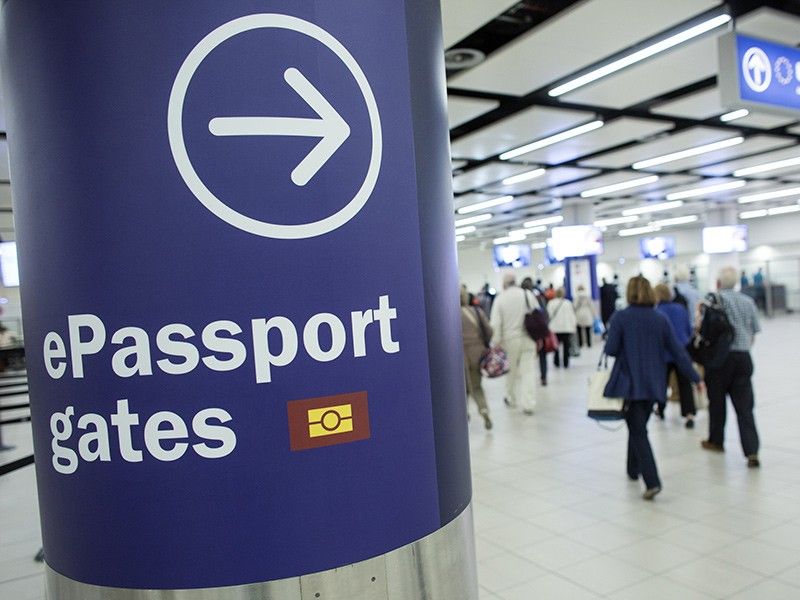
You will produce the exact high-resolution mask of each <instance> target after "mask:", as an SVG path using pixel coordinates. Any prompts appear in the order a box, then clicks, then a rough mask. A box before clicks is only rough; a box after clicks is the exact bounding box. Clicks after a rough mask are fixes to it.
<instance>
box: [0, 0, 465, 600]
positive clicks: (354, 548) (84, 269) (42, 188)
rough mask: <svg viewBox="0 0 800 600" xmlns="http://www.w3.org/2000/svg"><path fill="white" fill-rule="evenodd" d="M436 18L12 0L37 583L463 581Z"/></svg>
mask: <svg viewBox="0 0 800 600" xmlns="http://www.w3.org/2000/svg"><path fill="white" fill-rule="evenodd" d="M440 22H441V17H440V14H439V7H438V2H432V1H431V0H401V1H400V2H396V1H394V0H391V1H390V0H374V1H372V2H363V1H361V0H336V1H331V0H297V1H295V2H290V3H287V2H281V1H278V0H258V1H256V0H227V1H226V2H219V1H218V0H171V1H170V2H163V0H117V1H115V2H108V1H107V0H85V1H83V2H79V3H74V2H55V3H54V2H48V1H46V0H7V1H6V2H4V4H3V8H2V36H0V38H2V48H1V49H0V50H1V54H2V59H3V65H2V66H3V73H4V81H3V90H4V92H5V95H6V100H7V109H8V114H7V117H8V124H9V134H8V139H9V144H10V152H11V156H12V159H11V162H12V165H11V173H12V180H13V186H14V201H15V205H14V211H15V221H16V226H17V236H18V244H19V253H20V267H21V273H22V280H23V281H22V286H23V287H22V294H23V306H24V319H25V338H26V342H27V358H28V373H29V381H30V390H31V407H32V416H33V433H34V443H35V454H36V472H37V480H38V486H39V502H40V507H41V516H42V531H43V537H44V550H45V556H46V559H47V564H48V567H49V570H48V594H49V598H51V599H56V598H58V599H67V600H73V599H78V598H88V597H109V593H110V592H108V591H104V588H105V587H111V588H122V590H117V591H115V592H114V593H115V594H118V595H114V597H115V598H134V597H139V596H137V595H136V594H137V592H136V591H135V590H141V589H148V590H154V591H152V592H148V594H150V595H148V598H151V597H152V598H162V597H163V598H167V597H168V598H171V599H173V598H186V599H190V598H201V597H202V598H207V597H214V598H223V599H225V598H242V597H244V595H247V597H253V598H255V597H256V596H258V597H269V598H270V599H275V600H283V599H288V598H292V599H294V598H298V599H299V598H317V597H320V598H329V597H330V598H334V597H336V598H338V597H345V595H347V594H349V596H347V597H364V598H389V597H391V598H404V599H406V598H411V599H413V598H423V597H425V598H428V597H437V598H459V599H462V598H476V597H477V589H476V588H477V586H476V583H475V572H474V550H473V548H472V528H471V527H472V526H471V516H470V515H471V513H470V509H469V507H470V501H471V489H470V473H469V458H468V447H467V432H466V407H465V399H464V383H463V362H462V358H461V341H460V316H459V312H458V311H459V309H458V298H457V293H458V278H457V272H456V256H455V243H454V240H453V222H452V219H453V217H452V209H451V202H450V199H451V195H452V194H451V189H450V178H451V177H450V160H449V147H448V131H447V115H446V94H445V85H444V68H443V64H442V43H441V31H440ZM348 565H349V567H348V568H347V569H342V568H341V567H345V566H348ZM242 586H245V587H244V588H243V587H242ZM251 587H252V590H251V589H250V588H251ZM210 588H213V591H212V592H209V589H210ZM158 590H162V591H163V592H158ZM169 590H172V591H169ZM175 590H178V591H175ZM204 594H205V595H204ZM248 594H249V595H248ZM326 594H327V595H326ZM343 594H344V595H343Z"/></svg>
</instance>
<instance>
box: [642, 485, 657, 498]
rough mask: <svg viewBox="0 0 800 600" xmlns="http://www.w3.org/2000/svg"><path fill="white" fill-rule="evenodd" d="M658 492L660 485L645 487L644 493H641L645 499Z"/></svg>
mask: <svg viewBox="0 0 800 600" xmlns="http://www.w3.org/2000/svg"><path fill="white" fill-rule="evenodd" d="M660 492H661V488H660V487H654V488H647V490H646V491H645V493H644V494H642V498H644V499H645V500H652V499H653V498H655V497H656V495H657V494H659V493H660Z"/></svg>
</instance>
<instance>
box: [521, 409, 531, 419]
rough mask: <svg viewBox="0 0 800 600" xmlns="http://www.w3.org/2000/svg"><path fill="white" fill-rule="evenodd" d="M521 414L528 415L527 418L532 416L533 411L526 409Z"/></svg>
mask: <svg viewBox="0 0 800 600" xmlns="http://www.w3.org/2000/svg"><path fill="white" fill-rule="evenodd" d="M522 414H525V415H528V416H529V417H531V416H533V411H532V410H531V409H530V408H526V409H525V410H523V411H522Z"/></svg>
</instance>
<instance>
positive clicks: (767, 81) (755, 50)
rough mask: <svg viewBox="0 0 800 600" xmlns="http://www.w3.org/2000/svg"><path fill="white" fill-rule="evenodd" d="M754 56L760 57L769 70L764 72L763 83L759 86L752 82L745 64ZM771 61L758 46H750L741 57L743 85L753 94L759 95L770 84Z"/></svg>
mask: <svg viewBox="0 0 800 600" xmlns="http://www.w3.org/2000/svg"><path fill="white" fill-rule="evenodd" d="M754 54H758V55H760V56H761V58H762V59H764V61H765V62H766V64H768V65H770V68H769V69H767V70H766V71H764V81H762V82H761V85H756V82H755V81H753V77H752V75H750V69H748V68H747V63H748V62H749V60H750V57H752V56H753V55H754ZM771 67H772V61H771V60H770V59H769V56H767V53H766V52H764V51H763V50H762V49H761V48H759V47H758V46H751V47H750V48H748V49H747V51H746V52H745V53H744V56H742V72H743V73H744V79H745V83H747V87H749V88H750V89H751V90H753V91H754V92H756V93H758V94H760V93H761V92H764V91H766V89H767V88H768V87H769V84H770V83H772V68H771Z"/></svg>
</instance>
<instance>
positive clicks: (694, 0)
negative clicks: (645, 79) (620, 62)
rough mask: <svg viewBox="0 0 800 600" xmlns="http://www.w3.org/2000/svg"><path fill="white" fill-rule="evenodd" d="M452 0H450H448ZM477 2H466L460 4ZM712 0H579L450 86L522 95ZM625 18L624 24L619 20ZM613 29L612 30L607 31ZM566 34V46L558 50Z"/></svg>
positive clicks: (706, 6)
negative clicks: (581, 1) (587, 0)
mask: <svg viewBox="0 0 800 600" xmlns="http://www.w3.org/2000/svg"><path fill="white" fill-rule="evenodd" d="M450 1H451V2H452V1H454V0H450ZM474 3H476V4H480V3H481V2H468V3H463V2H462V4H474ZM718 4H719V3H718V1H717V0H670V1H669V2H664V1H663V0H605V1H604V2H583V3H579V4H577V5H575V6H573V7H572V8H570V9H568V10H565V11H563V12H562V13H559V14H558V15H556V16H555V17H553V18H551V19H549V20H548V21H546V22H545V23H543V24H542V25H540V26H539V27H536V28H534V29H533V30H531V31H530V32H529V33H527V34H525V35H523V36H521V37H520V38H519V39H517V40H515V41H513V42H511V43H510V44H508V45H507V46H504V47H503V48H501V49H500V50H498V51H497V52H495V53H493V54H492V55H491V56H489V58H488V59H487V60H486V61H485V62H484V63H483V64H480V65H478V66H477V67H475V68H474V69H470V70H469V71H467V72H465V73H463V74H461V75H457V76H455V77H453V78H451V79H450V81H449V82H448V83H449V85H450V86H452V87H461V88H466V89H473V90H482V91H491V92H497V93H502V94H512V95H517V96H521V95H524V94H527V93H529V92H531V91H533V90H535V89H539V88H541V87H543V86H546V85H548V84H551V83H553V82H554V81H557V80H559V79H562V78H564V77H566V76H568V75H570V74H571V73H574V72H575V71H578V70H581V69H584V68H585V67H588V66H589V65H591V64H593V63H595V62H597V60H598V58H600V57H603V56H610V55H612V54H615V53H617V52H620V51H622V50H624V49H625V48H628V47H630V46H632V45H635V44H637V43H639V42H641V41H642V40H645V39H647V38H650V37H652V36H654V35H657V34H658V33H660V32H661V31H664V29H668V28H670V27H674V26H676V25H678V24H680V23H681V22H683V21H685V20H687V19H690V18H692V17H694V16H695V15H697V14H699V13H701V12H703V11H705V10H708V9H710V8H713V7H714V6H716V5H718ZM621 23H624V24H625V25H624V27H623V26H620V24H621ZM610 31H613V35H609V32H610ZM564 40H570V50H569V52H564V51H563V44H564Z"/></svg>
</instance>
